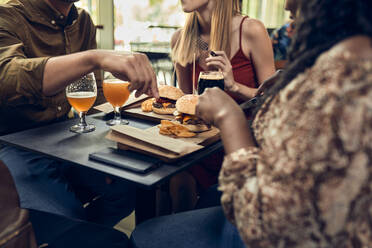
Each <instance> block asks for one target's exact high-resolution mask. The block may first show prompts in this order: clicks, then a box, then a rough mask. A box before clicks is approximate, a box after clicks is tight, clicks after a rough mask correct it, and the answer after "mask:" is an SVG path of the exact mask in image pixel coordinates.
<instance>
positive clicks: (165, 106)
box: [152, 85, 184, 115]
mask: <svg viewBox="0 0 372 248" xmlns="http://www.w3.org/2000/svg"><path fill="white" fill-rule="evenodd" d="M158 89H159V96H160V98H158V99H156V100H155V101H154V102H153V104H152V111H154V112H155V113H157V114H161V115H169V114H173V112H174V111H175V110H176V101H177V99H178V98H180V97H181V96H183V95H184V94H183V92H182V91H181V90H180V89H178V88H176V87H174V86H170V85H160V86H159V87H158Z"/></svg>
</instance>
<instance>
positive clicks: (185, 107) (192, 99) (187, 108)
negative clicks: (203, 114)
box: [176, 94, 198, 115]
mask: <svg viewBox="0 0 372 248" xmlns="http://www.w3.org/2000/svg"><path fill="white" fill-rule="evenodd" d="M197 104H198V96H197V95H191V94H188V95H184V96H183V97H180V98H179V99H178V100H177V102H176V109H177V111H179V112H181V113H184V114H189V115H195V109H196V105H197Z"/></svg>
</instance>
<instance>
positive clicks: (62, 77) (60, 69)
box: [43, 50, 98, 96]
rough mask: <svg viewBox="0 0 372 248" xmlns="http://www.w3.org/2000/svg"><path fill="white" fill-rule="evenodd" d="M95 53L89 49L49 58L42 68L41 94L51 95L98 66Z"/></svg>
mask: <svg viewBox="0 0 372 248" xmlns="http://www.w3.org/2000/svg"><path fill="white" fill-rule="evenodd" d="M97 56H98V55H97V53H96V52H95V50H89V51H84V52H79V53H74V54H68V55H64V56H58V57H53V58H50V59H49V60H48V61H47V63H46V65H45V68H44V76H43V94H44V95H46V96H51V95H54V94H56V93H58V92H59V91H61V90H63V89H64V88H65V87H66V86H67V85H68V84H69V83H71V82H72V81H74V80H76V79H78V78H80V77H82V76H83V75H85V74H87V73H89V72H92V71H93V70H95V69H97V68H98V63H97V62H96V61H98V60H97Z"/></svg>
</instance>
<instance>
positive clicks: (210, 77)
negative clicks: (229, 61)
mask: <svg viewBox="0 0 372 248" xmlns="http://www.w3.org/2000/svg"><path fill="white" fill-rule="evenodd" d="M200 78H201V79H208V80H223V79H224V77H223V75H222V73H220V72H216V73H211V74H200Z"/></svg>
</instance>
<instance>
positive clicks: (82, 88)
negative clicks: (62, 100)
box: [66, 72, 97, 133]
mask: <svg viewBox="0 0 372 248" xmlns="http://www.w3.org/2000/svg"><path fill="white" fill-rule="evenodd" d="M66 97H67V100H68V102H69V103H70V105H71V106H72V107H73V108H74V109H75V110H76V111H77V112H78V113H79V117H80V121H79V123H78V124H76V125H74V126H72V127H71V128H70V131H71V132H74V133H88V132H92V131H94V130H95V129H96V127H95V126H94V125H93V124H87V123H86V121H85V114H86V112H88V110H89V109H90V108H91V107H92V106H93V104H94V102H95V101H96V98H97V84H96V79H95V77H94V73H93V72H91V73H89V74H87V75H85V76H83V77H82V78H80V79H78V80H76V81H74V82H73V83H71V84H70V85H68V86H67V87H66Z"/></svg>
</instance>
